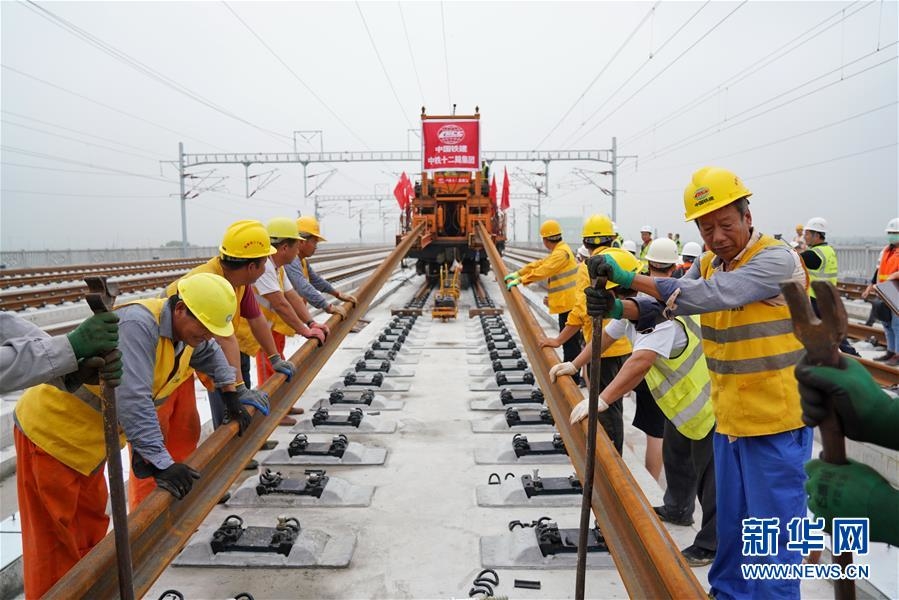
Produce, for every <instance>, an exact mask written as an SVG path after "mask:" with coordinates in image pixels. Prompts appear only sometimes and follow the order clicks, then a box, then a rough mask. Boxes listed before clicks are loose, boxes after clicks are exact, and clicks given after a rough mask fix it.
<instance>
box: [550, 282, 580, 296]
mask: <svg viewBox="0 0 899 600" xmlns="http://www.w3.org/2000/svg"><path fill="white" fill-rule="evenodd" d="M575 284H577V281H575V280H571V281H569V282H568V283H563V284H562V285H558V286H555V287H553V286H549V287H547V290H548V291H549V292H550V293H552V292H563V291H565V290H570V289H571V288H573V287H574V286H575Z"/></svg>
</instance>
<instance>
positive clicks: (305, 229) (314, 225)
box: [297, 216, 328, 242]
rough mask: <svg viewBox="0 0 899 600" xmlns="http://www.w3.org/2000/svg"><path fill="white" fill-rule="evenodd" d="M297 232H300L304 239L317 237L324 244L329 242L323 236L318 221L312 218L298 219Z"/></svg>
mask: <svg viewBox="0 0 899 600" xmlns="http://www.w3.org/2000/svg"><path fill="white" fill-rule="evenodd" d="M297 231H299V232H300V236H301V237H302V238H303V239H306V238H307V237H310V236H312V237H317V238H318V239H319V241H322V242H327V241H328V240H326V239H325V238H324V237H323V236H322V233H321V230H320V229H319V228H318V219H316V218H315V217H312V216H305V217H300V218H299V219H297Z"/></svg>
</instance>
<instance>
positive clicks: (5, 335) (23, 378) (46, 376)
mask: <svg viewBox="0 0 899 600" xmlns="http://www.w3.org/2000/svg"><path fill="white" fill-rule="evenodd" d="M77 370H78V359H77V358H75V352H74V351H73V350H72V344H70V343H69V339H68V338H67V337H66V336H64V335H59V336H56V337H51V336H50V335H47V334H46V333H45V332H44V330H42V329H41V328H40V327H38V326H37V325H35V324H33V323H31V322H30V321H26V320H25V319H22V318H21V317H17V316H16V315H14V314H12V313H8V312H6V311H0V393H6V392H11V391H14V390H23V389H25V388H28V387H31V386H33V385H38V384H40V383H49V384H50V385H54V386H56V387H58V388H60V389H66V387H65V383H64V380H63V376H64V375H66V374H68V373H72V372H73V371H77Z"/></svg>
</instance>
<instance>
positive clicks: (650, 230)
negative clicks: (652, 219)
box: [640, 225, 652, 234]
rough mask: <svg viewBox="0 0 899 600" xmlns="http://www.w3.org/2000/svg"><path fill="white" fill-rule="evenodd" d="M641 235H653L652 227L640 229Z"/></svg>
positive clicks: (646, 226)
mask: <svg viewBox="0 0 899 600" xmlns="http://www.w3.org/2000/svg"><path fill="white" fill-rule="evenodd" d="M640 233H649V234H651V233H652V225H644V226H643V227H641V228H640Z"/></svg>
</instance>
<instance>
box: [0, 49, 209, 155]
mask: <svg viewBox="0 0 899 600" xmlns="http://www.w3.org/2000/svg"><path fill="white" fill-rule="evenodd" d="M0 68H3V69H6V70H7V71H10V72H12V73H15V74H16V75H20V76H22V77H25V78H27V79H31V80H32V81H36V82H38V83H40V84H43V85H46V86H48V87H51V88H53V89H56V90H59V91H61V92H65V93H66V94H70V95H72V96H75V97H76V98H81V99H82V100H84V101H86V102H90V103H92V104H96V105H97V106H101V107H103V108H105V109H107V110H111V111H113V112H115V113H118V114H120V115H123V116H126V117H128V118H131V119H135V120H137V121H141V122H142V123H146V124H147V125H152V126H153V127H157V128H159V129H162V130H163V131H168V132H169V133H173V134H175V135H177V136H180V137H182V138H184V139H188V140H193V141H194V142H199V143H200V144H205V145H206V146H209V147H210V148H215V149H216V150H221V151H222V152H225V151H227V150H226V149H225V148H222V147H221V146H216V145H215V144H213V143H212V142H207V141H206V140H202V139H200V138H198V137H194V136H192V135H190V134H187V133H184V132H183V131H178V130H176V129H172V128H170V127H167V126H165V125H162V124H161V123H156V122H155V121H151V120H149V119H145V118H144V117H141V116H138V115H135V114H132V113H130V112H127V111H124V110H122V109H120V108H116V107H115V106H110V105H109V104H106V103H104V102H100V101H99V100H95V99H94V98H90V97H88V96H85V95H84V94H80V93H78V92H75V91H72V90H70V89H68V88H64V87H62V86H61V85H58V84H55V83H52V82H50V81H47V80H46V79H41V78H40V77H36V76H34V75H31V74H30V73H26V72H25V71H20V70H19V69H16V68H15V67H11V66H9V65H4V64H0Z"/></svg>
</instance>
